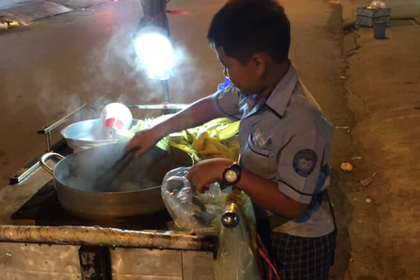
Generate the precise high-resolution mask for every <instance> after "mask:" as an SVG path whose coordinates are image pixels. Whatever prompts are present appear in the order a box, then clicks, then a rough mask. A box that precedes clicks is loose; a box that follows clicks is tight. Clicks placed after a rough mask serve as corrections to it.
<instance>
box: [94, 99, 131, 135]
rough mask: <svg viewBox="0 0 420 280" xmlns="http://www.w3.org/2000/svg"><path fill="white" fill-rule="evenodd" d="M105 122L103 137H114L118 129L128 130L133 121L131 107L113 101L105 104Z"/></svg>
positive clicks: (103, 110)
mask: <svg viewBox="0 0 420 280" xmlns="http://www.w3.org/2000/svg"><path fill="white" fill-rule="evenodd" d="M101 120H102V123H103V131H102V137H103V138H106V139H112V138H115V137H117V135H116V131H117V130H127V129H129V128H130V127H131V123H132V122H133V115H132V114H131V111H130V109H128V108H127V106H125V105H124V104H121V103H111V104H108V105H106V106H105V108H103V109H102V112H101Z"/></svg>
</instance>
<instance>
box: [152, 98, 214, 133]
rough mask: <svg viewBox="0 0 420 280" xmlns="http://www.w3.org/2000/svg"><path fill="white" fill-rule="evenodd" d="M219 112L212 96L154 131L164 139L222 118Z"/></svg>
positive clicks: (194, 104) (203, 99)
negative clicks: (169, 135)
mask: <svg viewBox="0 0 420 280" xmlns="http://www.w3.org/2000/svg"><path fill="white" fill-rule="evenodd" d="M219 112H220V111H219V110H218V108H217V107H216V105H215V103H214V101H213V96H212V95H210V96H208V97H205V98H202V99H200V100H198V101H197V102H195V103H193V104H191V105H190V106H189V107H187V108H186V109H184V110H182V111H180V112H179V113H177V114H175V115H174V116H173V117H171V118H169V119H168V120H166V121H165V122H163V123H160V124H158V125H156V126H155V127H154V130H155V131H156V133H157V134H158V135H159V137H160V138H163V137H165V136H166V135H168V134H171V133H173V132H178V131H181V130H184V129H187V128H191V127H196V126H199V125H201V124H204V123H206V122H208V121H211V120H213V119H215V118H218V117H222V114H221V113H219Z"/></svg>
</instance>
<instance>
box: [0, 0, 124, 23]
mask: <svg viewBox="0 0 420 280" xmlns="http://www.w3.org/2000/svg"><path fill="white" fill-rule="evenodd" d="M112 2H116V1H115V0H49V1H46V0H1V3H0V17H1V16H3V17H4V18H6V19H9V20H18V21H20V22H22V23H24V24H25V23H28V22H31V21H35V20H39V19H43V18H46V17H51V16H56V15H59V14H63V13H68V12H71V11H73V10H78V9H84V8H88V7H92V6H96V5H100V4H104V3H112Z"/></svg>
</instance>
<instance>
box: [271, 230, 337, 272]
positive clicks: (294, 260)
mask: <svg viewBox="0 0 420 280" xmlns="http://www.w3.org/2000/svg"><path fill="white" fill-rule="evenodd" d="M271 244H272V248H271V249H272V253H273V257H274V260H275V262H276V265H277V267H278V271H279V272H280V277H281V280H328V275H329V270H330V266H331V265H332V263H333V261H334V250H335V245H336V232H335V231H333V232H332V233H330V234H328V235H325V236H321V237H316V238H308V237H298V236H292V235H288V234H283V233H277V232H273V233H272V235H271Z"/></svg>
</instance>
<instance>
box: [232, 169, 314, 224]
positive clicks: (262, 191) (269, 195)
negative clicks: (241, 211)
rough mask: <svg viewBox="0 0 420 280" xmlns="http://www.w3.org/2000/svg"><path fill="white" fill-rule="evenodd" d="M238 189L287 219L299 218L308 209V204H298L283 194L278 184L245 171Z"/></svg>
mask: <svg viewBox="0 0 420 280" xmlns="http://www.w3.org/2000/svg"><path fill="white" fill-rule="evenodd" d="M256 186H258V187H256ZM237 187H238V188H240V189H242V190H243V191H244V192H245V193H247V194H248V195H249V196H250V197H252V198H253V199H254V200H255V201H256V202H257V203H258V204H260V205H264V207H265V208H267V209H268V210H269V211H270V212H272V213H273V214H276V215H280V216H283V217H286V218H290V219H294V218H297V217H299V216H301V215H302V214H303V213H304V212H305V210H306V208H307V207H308V204H304V203H300V202H297V201H296V200H294V199H292V198H290V197H288V196H286V195H285V194H283V193H282V192H281V191H280V190H279V187H278V184H277V183H276V182H274V181H271V180H266V179H264V178H262V177H260V176H258V175H255V174H254V173H252V172H249V171H247V170H245V169H244V170H243V171H242V175H241V180H240V181H239V183H238V185H237Z"/></svg>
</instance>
